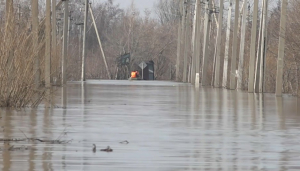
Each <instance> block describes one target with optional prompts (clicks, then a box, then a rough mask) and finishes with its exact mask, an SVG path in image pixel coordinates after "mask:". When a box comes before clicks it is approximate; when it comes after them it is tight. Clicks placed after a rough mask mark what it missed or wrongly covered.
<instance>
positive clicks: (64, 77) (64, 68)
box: [62, 0, 69, 86]
mask: <svg viewBox="0 0 300 171" xmlns="http://www.w3.org/2000/svg"><path fill="white" fill-rule="evenodd" d="M64 7H65V11H64V28H63V56H62V85H63V86H64V85H65V84H66V83H67V73H66V72H67V56H68V23H69V22H68V17H69V0H65V1H64Z"/></svg>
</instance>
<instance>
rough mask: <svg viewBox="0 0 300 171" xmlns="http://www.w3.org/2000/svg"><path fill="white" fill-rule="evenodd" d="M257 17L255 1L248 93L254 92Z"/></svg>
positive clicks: (255, 0) (256, 2) (256, 1)
mask: <svg viewBox="0 0 300 171" xmlns="http://www.w3.org/2000/svg"><path fill="white" fill-rule="evenodd" d="M257 17H258V0H254V7H253V19H252V28H251V45H250V60H249V80H248V92H249V93H253V92H254V71H255V45H256V36H257V30H256V29H257Z"/></svg>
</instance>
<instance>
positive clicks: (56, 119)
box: [0, 81, 300, 171]
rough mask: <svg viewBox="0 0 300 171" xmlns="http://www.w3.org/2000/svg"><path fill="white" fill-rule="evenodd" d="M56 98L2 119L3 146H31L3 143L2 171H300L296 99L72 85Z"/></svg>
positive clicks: (132, 85) (171, 87)
mask: <svg viewBox="0 0 300 171" xmlns="http://www.w3.org/2000/svg"><path fill="white" fill-rule="evenodd" d="M56 94H57V96H56V97H54V98H55V102H56V103H55V106H54V107H52V108H50V109H45V108H44V107H43V106H41V107H40V108H38V109H35V110H32V109H25V110H20V111H11V110H8V109H2V110H1V114H0V117H1V119H0V126H1V129H0V138H1V139H2V140H3V139H20V140H21V139H25V140H24V141H18V142H17V141H12V142H7V141H6V142H3V141H0V148H1V150H0V153H1V160H0V168H2V170H4V171H8V170H12V171H19V170H27V171H34V170H37V171H39V170H45V171H46V170H68V171H69V170H71V171H77V170H82V171H83V170H84V171H92V170H93V171H94V170H95V171H97V170H105V171H108V170H112V171H119V170H120V171H125V170H126V171H127V170H128V171H183V170H188V171H192V170H203V171H204V170H205V171H207V170H211V171H217V170H224V171H247V170H251V171H252V170H253V171H255V170H263V171H285V170H289V171H290V170H295V171H296V170H297V171H299V170H300V162H299V161H300V103H298V102H297V99H296V98H293V97H287V96H286V97H284V98H276V97H275V96H274V95H273V94H267V95H264V96H262V95H253V94H248V93H245V92H236V91H228V90H222V89H212V88H198V89H197V88H194V87H192V86H190V85H187V84H179V83H172V82H147V81H88V82H87V83H85V84H84V85H82V84H81V83H80V82H73V83H69V84H68V87H67V89H66V95H67V96H66V98H63V97H61V94H63V93H62V92H61V90H60V89H58V90H57V92H56ZM64 100H65V102H66V105H67V106H66V109H63V108H62V102H63V101H64ZM31 138H34V139H31ZM37 139H38V140H37ZM40 140H42V141H40ZM46 140H57V141H51V142H48V141H46ZM125 140H127V141H128V142H129V143H128V144H122V143H119V142H121V141H125ZM43 141H44V142H43ZM45 141H46V142H45ZM93 144H95V145H96V146H97V150H96V152H95V153H94V152H93ZM107 146H110V147H111V148H112V149H113V152H110V153H107V152H102V151H100V149H103V148H106V147H107Z"/></svg>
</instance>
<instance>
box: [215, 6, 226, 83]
mask: <svg viewBox="0 0 300 171" xmlns="http://www.w3.org/2000/svg"><path fill="white" fill-rule="evenodd" d="M223 9H224V0H220V11H219V18H218V23H219V26H218V33H217V34H218V35H217V40H216V49H215V56H216V66H215V81H214V87H220V65H221V46H222V29H223Z"/></svg>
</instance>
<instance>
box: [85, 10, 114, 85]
mask: <svg viewBox="0 0 300 171" xmlns="http://www.w3.org/2000/svg"><path fill="white" fill-rule="evenodd" d="M89 8H90V12H91V16H92V19H93V23H94V28H95V32H96V34H97V38H98V43H99V46H100V50H101V53H102V57H103V61H104V64H105V68H106V71H107V76H108V78H109V79H110V80H111V75H110V72H109V68H108V65H107V62H106V57H105V54H104V51H103V48H102V43H101V39H100V36H99V33H98V29H97V25H96V21H95V17H94V14H93V10H92V7H91V4H90V6H89Z"/></svg>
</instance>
